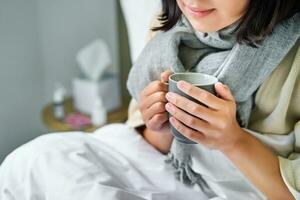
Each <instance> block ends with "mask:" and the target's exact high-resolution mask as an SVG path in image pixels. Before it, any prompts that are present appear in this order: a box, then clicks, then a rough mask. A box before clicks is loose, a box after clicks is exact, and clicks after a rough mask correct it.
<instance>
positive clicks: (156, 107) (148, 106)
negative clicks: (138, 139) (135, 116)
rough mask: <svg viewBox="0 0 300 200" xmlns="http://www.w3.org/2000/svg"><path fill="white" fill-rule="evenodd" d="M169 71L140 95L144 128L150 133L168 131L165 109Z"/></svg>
mask: <svg viewBox="0 0 300 200" xmlns="http://www.w3.org/2000/svg"><path fill="white" fill-rule="evenodd" d="M171 74H172V72H171V71H165V72H163V73H162V74H161V80H158V81H154V82H151V83H150V84H149V85H148V86H147V87H146V88H145V89H144V90H143V91H142V92H141V95H140V111H141V113H142V117H143V120H144V122H145V124H146V127H147V128H148V129H150V130H152V131H157V132H166V131H169V123H168V113H167V111H166V109H165V105H166V103H167V100H166V93H167V92H168V85H167V84H166V83H167V82H168V79H169V76H170V75H171Z"/></svg>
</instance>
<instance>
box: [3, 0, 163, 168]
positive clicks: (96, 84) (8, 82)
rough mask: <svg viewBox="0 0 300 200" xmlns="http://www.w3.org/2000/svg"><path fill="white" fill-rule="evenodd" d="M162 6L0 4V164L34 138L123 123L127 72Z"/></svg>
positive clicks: (145, 0) (137, 2) (131, 0)
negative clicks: (53, 133) (52, 133)
mask: <svg viewBox="0 0 300 200" xmlns="http://www.w3.org/2000/svg"><path fill="white" fill-rule="evenodd" d="M159 9H160V1H159V0H151V1H149V0H124V1H123V0H120V1H118V0H26V1H22V0H0V69H1V72H0V163H1V162H2V161H3V159H4V158H5V157H6V156H7V155H8V154H9V153H10V152H11V151H13V150H14V149H15V148H16V147H18V146H20V145H22V144H24V143H26V142H28V141H30V140H32V139H33V138H35V137H37V136H40V135H43V134H46V133H51V132H57V131H58V132H60V131H76V130H81V131H86V132H92V131H93V130H95V129H97V128H99V127H101V126H103V125H105V124H106V123H113V122H123V121H125V120H126V115H127V106H128V103H129V101H130V96H129V94H128V92H127V90H126V79H127V75H128V72H129V70H130V67H131V64H132V63H134V61H135V59H136V58H137V56H138V54H139V53H140V51H141V50H142V48H143V46H144V44H145V41H146V35H147V33H148V31H149V27H150V22H151V20H152V19H153V17H154V14H155V13H157V12H158V11H159ZM104 116H105V117H104ZM66 134H67V133H66Z"/></svg>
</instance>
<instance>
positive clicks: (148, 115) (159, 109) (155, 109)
mask: <svg viewBox="0 0 300 200" xmlns="http://www.w3.org/2000/svg"><path fill="white" fill-rule="evenodd" d="M164 112H166V108H165V103H162V102H157V103H155V104H153V105H152V106H151V107H150V108H148V109H146V110H145V112H144V118H145V119H146V120H150V119H152V118H153V117H154V115H156V114H160V113H164Z"/></svg>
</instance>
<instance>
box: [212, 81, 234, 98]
mask: <svg viewBox="0 0 300 200" xmlns="http://www.w3.org/2000/svg"><path fill="white" fill-rule="evenodd" d="M215 89H216V92H217V94H218V95H219V96H220V97H221V98H222V99H224V100H228V101H235V98H234V96H233V95H232V93H231V91H230V89H229V87H228V86H227V85H224V84H222V83H221V82H218V83H216V84H215Z"/></svg>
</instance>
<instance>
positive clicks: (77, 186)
mask: <svg viewBox="0 0 300 200" xmlns="http://www.w3.org/2000/svg"><path fill="white" fill-rule="evenodd" d="M164 160H165V156H164V155H162V154H160V153H159V152H158V151H156V150H155V149H154V148H153V147H152V146H151V145H149V144H148V143H147V142H145V141H144V140H143V138H142V137H141V136H140V135H138V134H137V133H136V131H135V130H134V129H131V128H129V127H128V126H126V125H125V124H112V125H108V126H105V127H103V128H101V129H99V130H97V131H96V132H95V133H94V134H86V133H82V132H70V133H51V134H48V135H45V136H41V137H39V138H37V139H35V140H33V141H31V142H29V143H27V144H25V145H23V146H21V147H19V148H18V149H16V150H15V151H14V152H13V153H11V154H10V155H9V156H8V157H7V158H6V160H5V161H4V162H3V164H2V166H1V167H0V199H1V200H44V199H45V200H46V199H47V200H83V199H87V200H119V199H120V200H136V199H139V200H140V199H153V200H154V199H157V200H165V199H170V200H181V199H184V200H185V199H188V200H194V199H197V200H206V199H207V198H206V197H205V196H204V195H203V194H202V192H200V191H195V190H192V189H190V188H187V187H186V186H184V185H183V184H182V183H180V182H178V181H177V180H176V179H175V178H174V175H173V171H172V168H170V167H169V166H168V165H166V164H165V162H164Z"/></svg>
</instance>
